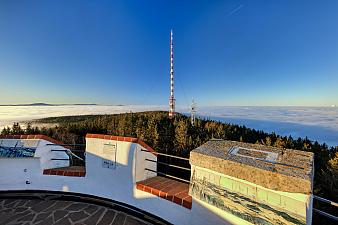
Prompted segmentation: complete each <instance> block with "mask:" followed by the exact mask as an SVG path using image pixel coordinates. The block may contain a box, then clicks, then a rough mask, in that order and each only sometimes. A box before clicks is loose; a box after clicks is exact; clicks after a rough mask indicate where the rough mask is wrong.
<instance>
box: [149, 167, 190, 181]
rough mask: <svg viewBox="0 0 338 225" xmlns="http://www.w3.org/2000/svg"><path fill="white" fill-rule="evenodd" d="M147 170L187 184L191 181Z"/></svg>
mask: <svg viewBox="0 0 338 225" xmlns="http://www.w3.org/2000/svg"><path fill="white" fill-rule="evenodd" d="M145 170H148V171H151V172H154V173H158V174H160V175H163V176H165V177H170V178H174V179H177V180H180V181H183V182H186V183H190V180H185V179H182V178H179V177H175V176H172V175H168V174H166V173H162V172H158V171H155V170H152V169H148V168H146V169H145Z"/></svg>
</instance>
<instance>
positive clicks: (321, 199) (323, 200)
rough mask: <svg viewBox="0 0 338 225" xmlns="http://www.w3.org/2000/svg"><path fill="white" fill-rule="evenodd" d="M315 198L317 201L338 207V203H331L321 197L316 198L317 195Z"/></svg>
mask: <svg viewBox="0 0 338 225" xmlns="http://www.w3.org/2000/svg"><path fill="white" fill-rule="evenodd" d="M313 197H314V198H315V199H317V200H319V201H322V202H326V203H329V204H331V205H333V206H336V207H338V203H336V202H333V201H330V200H328V199H325V198H322V197H319V196H316V195H314V196H313Z"/></svg>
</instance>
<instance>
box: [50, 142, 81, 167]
mask: <svg viewBox="0 0 338 225" xmlns="http://www.w3.org/2000/svg"><path fill="white" fill-rule="evenodd" d="M46 145H48V146H62V147H73V148H75V147H76V146H85V145H86V144H46ZM51 152H65V153H67V155H68V159H65V158H52V159H51V160H58V161H66V160H68V161H70V163H71V164H74V161H76V160H78V161H81V163H83V162H84V161H85V159H84V156H83V158H81V157H80V156H78V155H76V154H75V153H85V150H79V149H51Z"/></svg>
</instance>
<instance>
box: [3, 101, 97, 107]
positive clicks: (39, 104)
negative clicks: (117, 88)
mask: <svg viewBox="0 0 338 225" xmlns="http://www.w3.org/2000/svg"><path fill="white" fill-rule="evenodd" d="M65 105H97V104H81V103H78V104H48V103H43V102H36V103H31V104H7V105H0V106H65Z"/></svg>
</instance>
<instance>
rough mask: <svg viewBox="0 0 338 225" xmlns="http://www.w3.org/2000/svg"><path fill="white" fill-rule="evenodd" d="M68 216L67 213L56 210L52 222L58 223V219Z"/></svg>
mask: <svg viewBox="0 0 338 225" xmlns="http://www.w3.org/2000/svg"><path fill="white" fill-rule="evenodd" d="M67 214H68V211H66V210H56V211H55V212H54V220H55V221H58V220H59V219H61V218H63V217H65V216H66V215H67Z"/></svg>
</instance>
